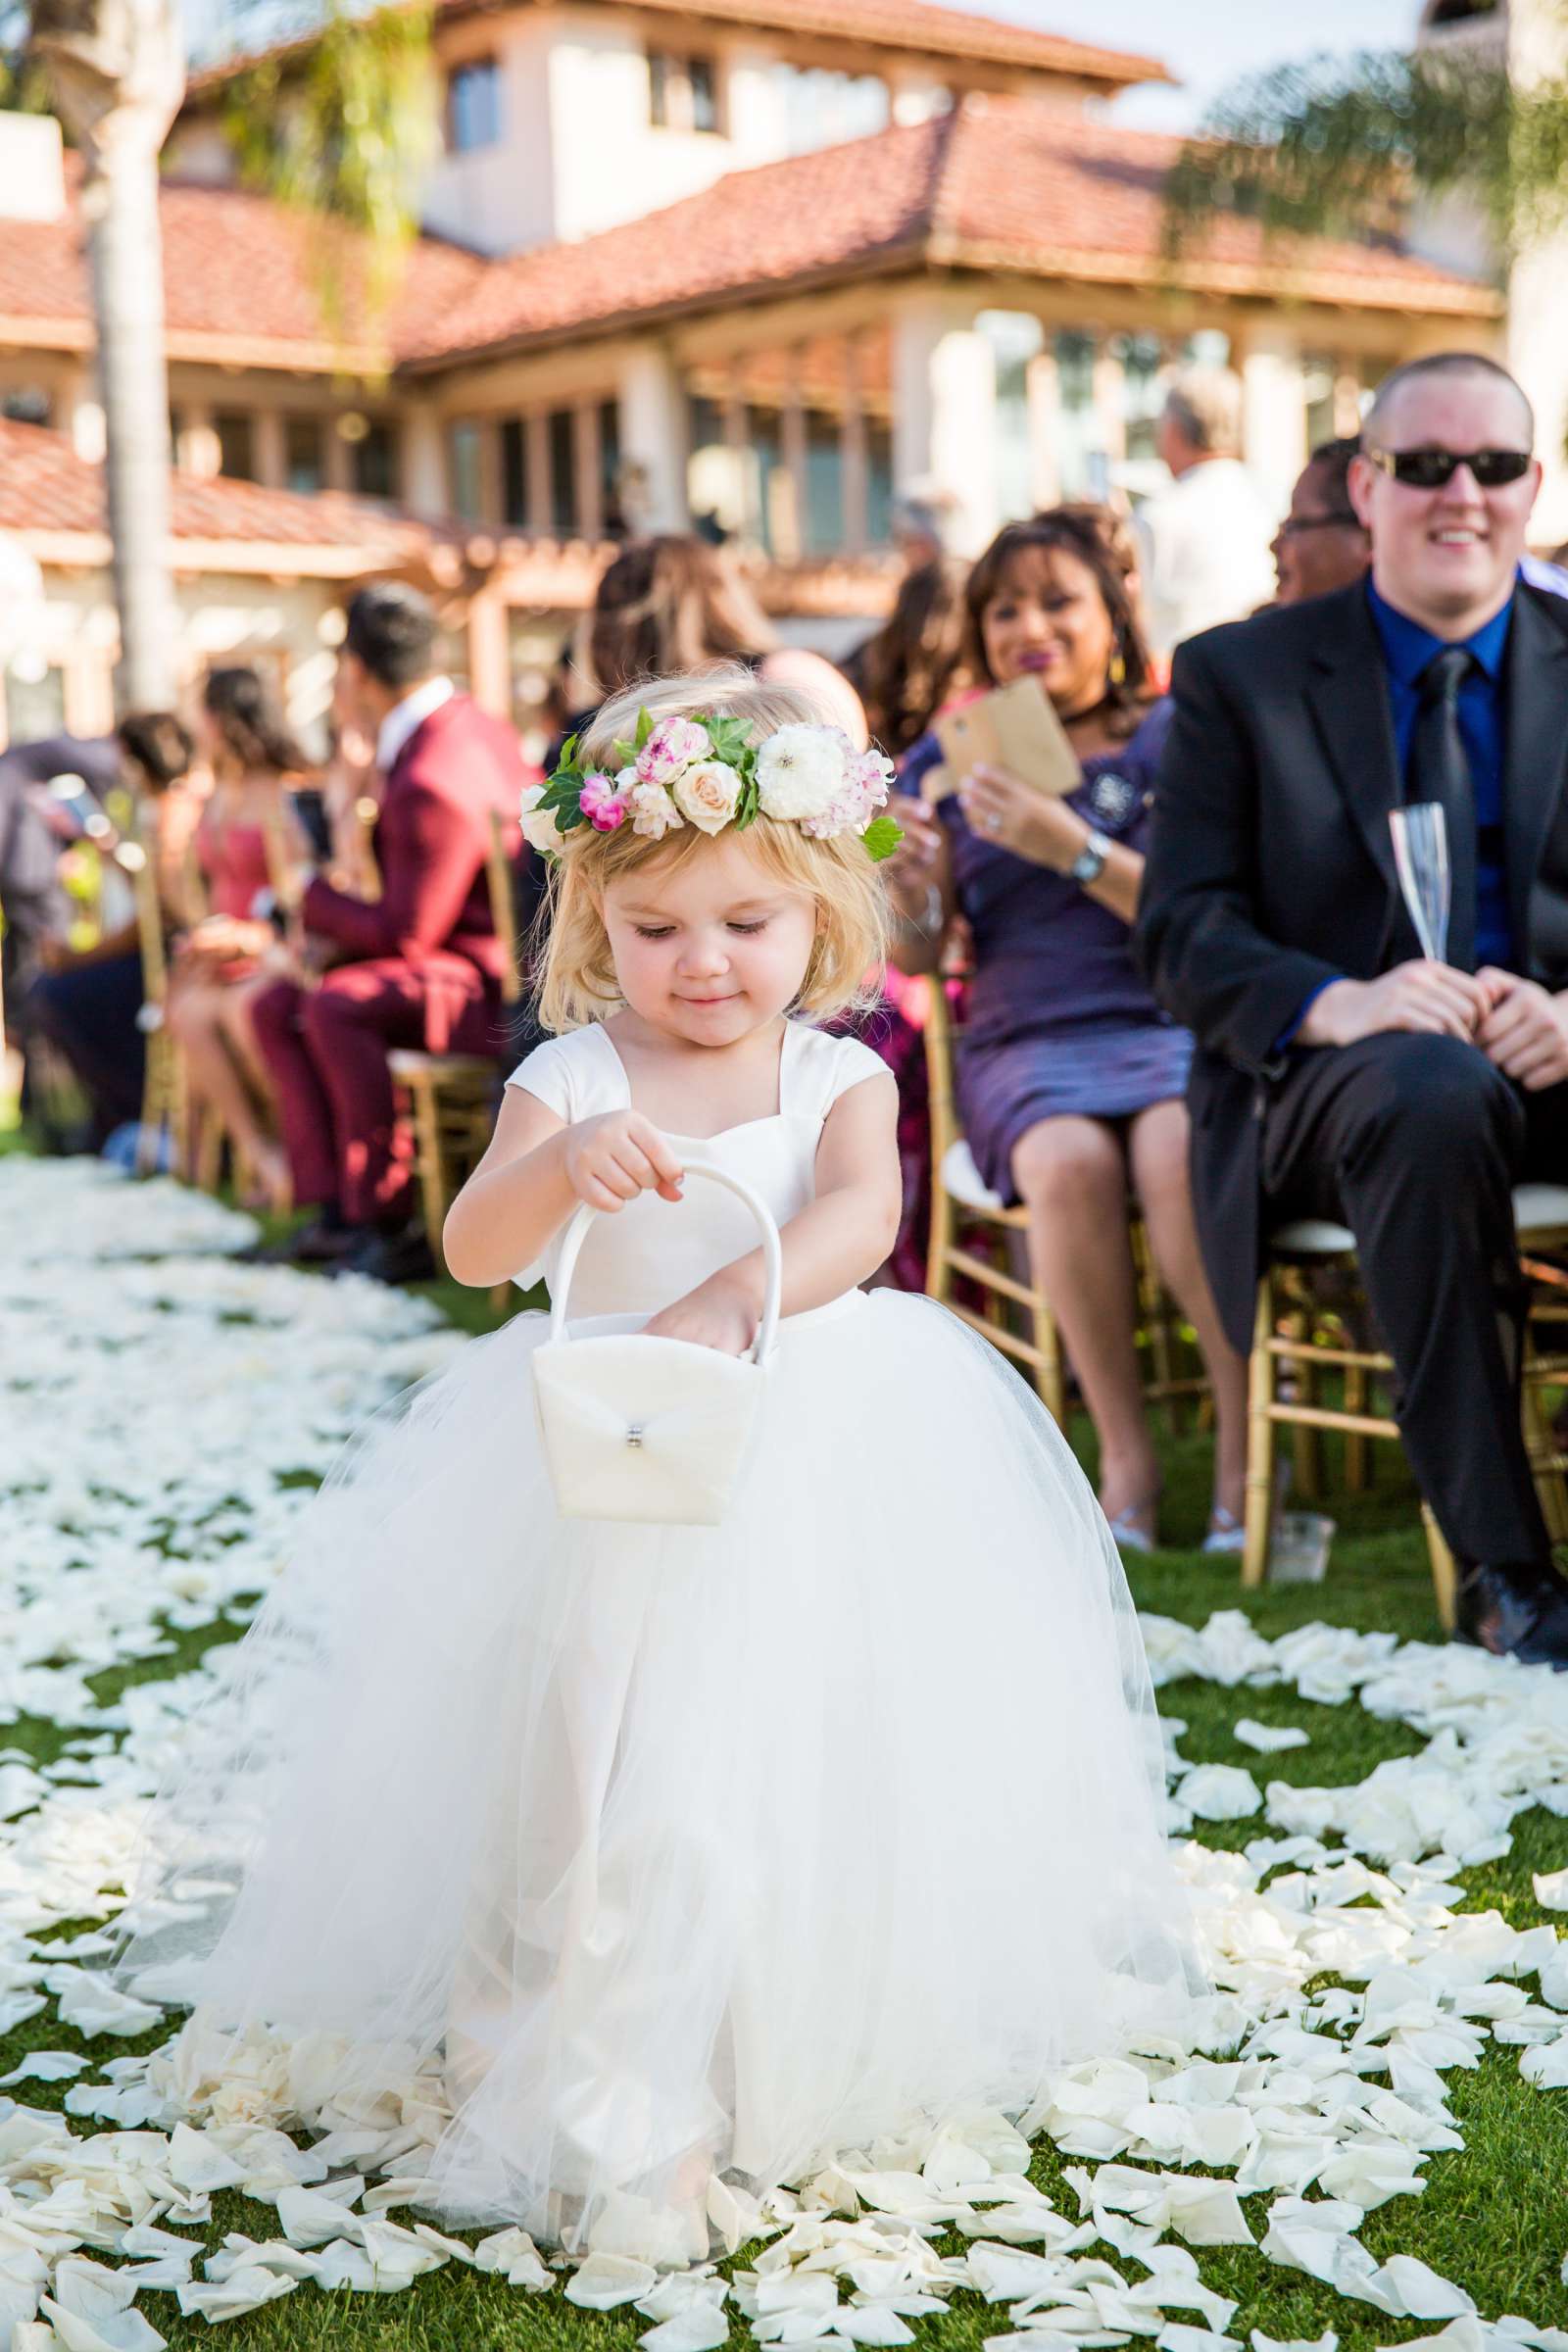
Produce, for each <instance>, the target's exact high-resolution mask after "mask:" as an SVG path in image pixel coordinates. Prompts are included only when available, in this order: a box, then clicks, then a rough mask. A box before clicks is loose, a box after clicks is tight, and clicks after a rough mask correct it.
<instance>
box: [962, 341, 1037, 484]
mask: <svg viewBox="0 0 1568 2352" xmlns="http://www.w3.org/2000/svg"><path fill="white" fill-rule="evenodd" d="M975 326H976V328H977V329H978V331H979V333H980V334H982V335H983V336H984V337H985V340H986V341H987V342H988V343H989V344H990V346H991V358H992V365H993V368H994V369H995V373H996V384H997V394H996V415H995V424H994V427H993V450H992V465H993V467H994V471H995V479H996V485H997V506H998V511H999V513H1000V514H1001V515H1002V519H1003V521H1004V522H1013V521H1015V520H1016V519H1017V517H1018V516H1019V515H1027V514H1028V513H1029V511H1030V509H1031V508H1032V507H1033V505H1034V495H1033V491H1034V466H1033V462H1032V452H1031V450H1030V445H1029V363H1030V361H1031V360H1033V359H1035V358H1037V357H1038V355H1039V353H1040V352H1041V350H1042V349H1043V347H1044V344H1045V332H1044V329H1043V328H1042V326H1041V324H1040V321H1039V319H1034V318H1031V317H1030V316H1029V314H1028V313H1027V312H1026V311H981V312H980V313H979V315H978V316H977V318H976V319H975Z"/></svg>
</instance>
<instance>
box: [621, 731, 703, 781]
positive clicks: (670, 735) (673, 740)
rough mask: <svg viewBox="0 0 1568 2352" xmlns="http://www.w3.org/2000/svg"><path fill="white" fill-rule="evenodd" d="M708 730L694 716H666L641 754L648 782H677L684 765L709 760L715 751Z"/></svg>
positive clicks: (641, 768)
mask: <svg viewBox="0 0 1568 2352" xmlns="http://www.w3.org/2000/svg"><path fill="white" fill-rule="evenodd" d="M712 748H713V747H712V745H711V743H710V742H709V740H708V729H707V728H706V727H700V726H699V725H698V724H697V722H696V720H695V719H692V718H662V719H661V720H660V722H659V724H658V726H657V727H656V728H655V729H654V731H653V733H652V734H651V735H650V736H649V738H648V741H647V742H646V743H645V744H644V745H643V748H642V750H641V751H640V752H639V753H638V755H637V773H638V775H639V776H640V777H641V779H642V781H643V782H644V783H645V784H673V782H674V781H675V778H676V777H677V776H678V775H679V774H680V771H681V769H682V768H683V767H690V766H691V765H692V764H693V762H694V761H695V760H706V759H707V758H708V756H709V754H710V753H711V750H712Z"/></svg>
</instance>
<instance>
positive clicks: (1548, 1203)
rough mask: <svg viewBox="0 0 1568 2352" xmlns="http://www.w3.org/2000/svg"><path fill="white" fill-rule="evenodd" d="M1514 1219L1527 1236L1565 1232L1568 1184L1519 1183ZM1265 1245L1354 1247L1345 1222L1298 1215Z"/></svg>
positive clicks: (1308, 1249)
mask: <svg viewBox="0 0 1568 2352" xmlns="http://www.w3.org/2000/svg"><path fill="white" fill-rule="evenodd" d="M1513 1221H1514V1226H1515V1229H1516V1231H1518V1232H1519V1233H1522V1234H1527V1235H1528V1234H1532V1233H1555V1232H1568V1184H1521V1185H1519V1186H1518V1187H1517V1188H1516V1189H1515V1192H1514V1196H1513ZM1268 1246H1269V1248H1270V1249H1271V1250H1279V1251H1280V1252H1281V1253H1282V1254H1284V1255H1289V1256H1298V1257H1337V1256H1339V1255H1341V1254H1342V1253H1343V1252H1344V1251H1345V1250H1353V1249H1354V1248H1355V1236H1354V1234H1353V1233H1352V1232H1351V1231H1350V1229H1349V1227H1348V1225H1335V1224H1332V1223H1331V1222H1330V1221H1329V1219H1328V1218H1327V1217H1298V1218H1297V1219H1296V1220H1295V1221H1294V1222H1293V1223H1291V1224H1289V1225H1279V1226H1276V1227H1275V1229H1274V1231H1273V1232H1272V1233H1271V1234H1270V1235H1269V1237H1268Z"/></svg>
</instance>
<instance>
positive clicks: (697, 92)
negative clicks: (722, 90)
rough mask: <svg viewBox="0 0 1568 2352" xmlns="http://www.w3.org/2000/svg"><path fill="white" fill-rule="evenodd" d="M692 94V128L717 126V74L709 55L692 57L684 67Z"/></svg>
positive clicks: (712, 128) (713, 127) (709, 128)
mask: <svg viewBox="0 0 1568 2352" xmlns="http://www.w3.org/2000/svg"><path fill="white" fill-rule="evenodd" d="M686 80H687V86H688V87H689V89H690V91H691V94H692V128H693V130H714V131H716V130H717V128H718V74H717V72H716V70H715V68H714V65H713V61H712V59H711V57H694V58H693V59H692V60H691V62H690V63H689V65H688V66H687V68H686Z"/></svg>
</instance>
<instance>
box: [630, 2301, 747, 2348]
mask: <svg viewBox="0 0 1568 2352" xmlns="http://www.w3.org/2000/svg"><path fill="white" fill-rule="evenodd" d="M637 2341H638V2342H639V2343H640V2344H646V2345H648V2346H649V2347H650V2348H651V2352H718V2347H719V2345H720V2344H727V2343H728V2342H729V2322H728V2320H727V2319H726V2318H725V2317H724V2314H723V2311H722V2310H721V2309H715V2308H714V2306H713V2305H712V2304H711V2303H693V2304H692V2305H691V2306H690V2307H689V2308H688V2309H687V2310H685V2311H677V2312H675V2313H674V2314H673V2315H672V2316H671V2317H670V2318H669V2319H667V2320H661V2321H659V2323H658V2324H657V2326H655V2327H648V2328H645V2329H644V2331H643V2333H642V2334H641V2335H640V2336H639V2337H638V2338H637Z"/></svg>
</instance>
